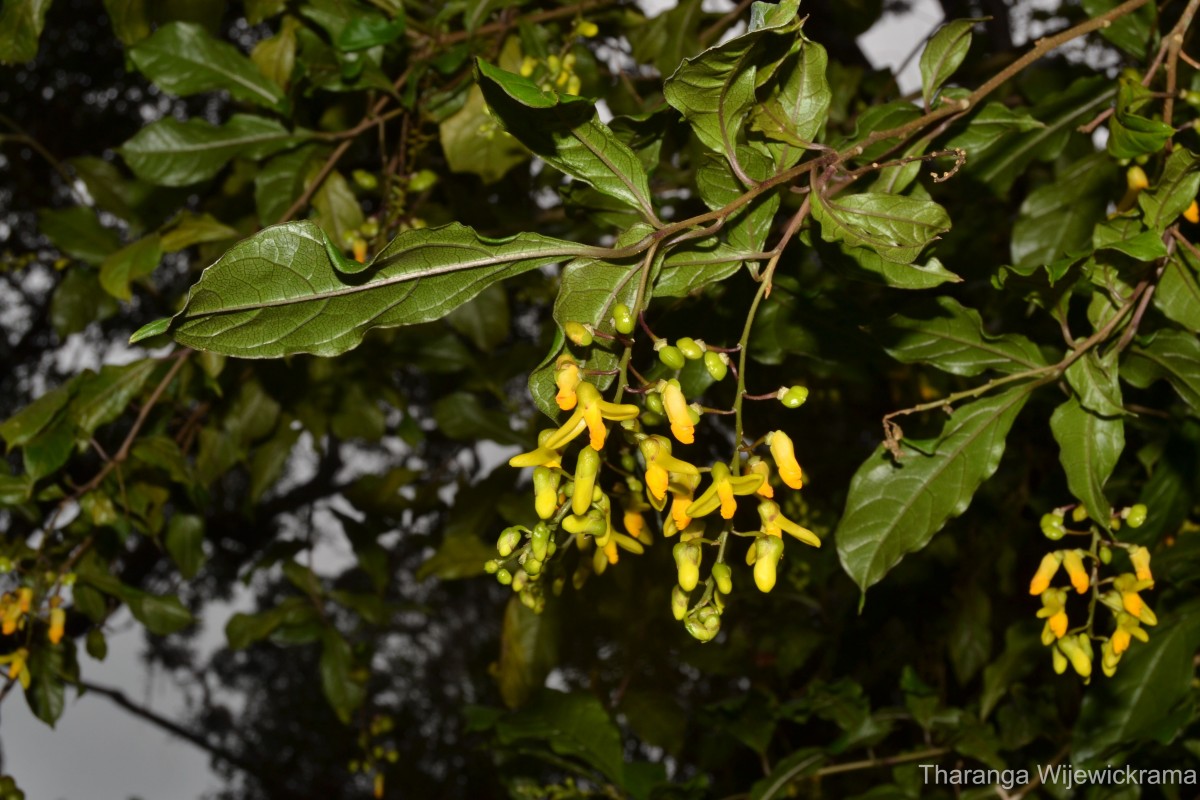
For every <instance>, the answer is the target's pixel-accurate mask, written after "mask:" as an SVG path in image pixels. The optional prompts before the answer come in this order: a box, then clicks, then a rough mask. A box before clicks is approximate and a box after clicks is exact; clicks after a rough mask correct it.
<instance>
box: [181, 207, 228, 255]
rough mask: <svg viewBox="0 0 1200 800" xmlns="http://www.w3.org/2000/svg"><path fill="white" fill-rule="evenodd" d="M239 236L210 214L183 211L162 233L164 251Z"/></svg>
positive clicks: (222, 240)
mask: <svg viewBox="0 0 1200 800" xmlns="http://www.w3.org/2000/svg"><path fill="white" fill-rule="evenodd" d="M239 236H241V234H240V233H238V231H237V229H236V228H231V227H229V226H228V225H226V224H225V223H223V222H221V221H220V220H219V219H217V218H216V217H214V216H213V215H212V214H194V213H192V212H191V211H185V212H183V214H181V215H180V216H179V219H177V220H175V222H173V223H172V224H171V226H170V228H169V229H168V230H167V231H166V232H165V233H164V234H163V235H162V249H163V252H164V253H175V252H178V251H180V250H183V249H184V248H187V247H191V246H192V245H197V244H206V243H208V242H224V241H227V240H229V239H236V238H238V237H239Z"/></svg>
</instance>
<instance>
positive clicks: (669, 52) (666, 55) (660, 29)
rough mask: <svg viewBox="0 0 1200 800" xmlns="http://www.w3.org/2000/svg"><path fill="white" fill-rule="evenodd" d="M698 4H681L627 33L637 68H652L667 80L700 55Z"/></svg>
mask: <svg viewBox="0 0 1200 800" xmlns="http://www.w3.org/2000/svg"><path fill="white" fill-rule="evenodd" d="M701 6H702V3H701V0H680V2H678V3H676V4H675V6H674V7H672V8H670V9H668V10H666V11H664V12H662V13H661V14H659V15H658V16H656V17H654V18H653V19H649V20H646V21H645V22H643V23H642V24H641V25H638V26H631V27H630V28H629V29H627V31H626V35H627V36H628V37H629V43H630V45H631V47H632V49H633V57H634V58H635V59H637V61H638V63H640V64H653V65H654V66H656V67H657V68H658V72H659V74H660V75H663V76H667V75H670V74H671V73H673V72H674V71H675V70H676V69H678V68H679V64H680V62H682V61H683V60H684V59H685V58H688V57H689V56H694V55H696V53H698V52H699V51H700V48H701V44H700V42H699V35H700V30H699V29H700V23H701V21H702V20H703V19H704V10H703V8H702V7H701Z"/></svg>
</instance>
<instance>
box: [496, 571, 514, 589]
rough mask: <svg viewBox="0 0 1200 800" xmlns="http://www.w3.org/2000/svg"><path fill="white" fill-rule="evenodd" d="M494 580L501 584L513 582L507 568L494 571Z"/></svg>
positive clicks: (505, 584)
mask: <svg viewBox="0 0 1200 800" xmlns="http://www.w3.org/2000/svg"><path fill="white" fill-rule="evenodd" d="M496 580H497V581H499V582H500V584H501V585H502V586H508V585H509V584H510V583H512V582H513V576H512V573H511V572H509V571H508V570H506V569H501V570H497V571H496Z"/></svg>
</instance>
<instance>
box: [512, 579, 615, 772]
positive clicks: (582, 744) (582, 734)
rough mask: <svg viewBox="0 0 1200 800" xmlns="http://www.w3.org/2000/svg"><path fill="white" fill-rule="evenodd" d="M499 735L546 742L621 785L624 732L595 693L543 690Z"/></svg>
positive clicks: (560, 752)
mask: <svg viewBox="0 0 1200 800" xmlns="http://www.w3.org/2000/svg"><path fill="white" fill-rule="evenodd" d="M513 602H515V599H514V601H513ZM496 735H497V738H499V740H500V741H501V743H503V744H514V743H518V742H521V741H524V740H528V739H536V740H540V741H543V742H545V743H547V744H549V745H550V749H551V750H553V751H554V752H555V753H558V754H559V755H563V756H570V757H573V758H578V759H580V760H582V761H583V762H584V763H586V764H588V765H589V766H591V767H593V768H595V769H597V770H599V771H600V773H601V774H603V775H604V776H605V777H607V778H608V779H609V780H611V781H613V782H615V783H616V784H617V785H618V786H619V785H620V784H621V774H622V771H623V766H624V758H623V756H622V752H623V751H622V748H621V733H620V731H619V730H618V729H617V726H616V724H614V723H613V721H612V718H611V717H609V715H608V712H607V711H605V710H604V704H603V703H601V702H600V701H599V700H598V699H596V697H595V696H594V695H590V694H582V693H574V694H564V693H562V692H553V691H549V690H544V691H542V692H541V693H539V694H538V696H537V697H536V698H535V699H534V701H533V702H532V703H530V704H529V705H528V706H527V707H525V708H523V709H521V710H520V711H518V712H517V713H515V714H511V715H509V716H507V717H504V718H502V719H501V720H500V721H499V722H498V723H497V725H496Z"/></svg>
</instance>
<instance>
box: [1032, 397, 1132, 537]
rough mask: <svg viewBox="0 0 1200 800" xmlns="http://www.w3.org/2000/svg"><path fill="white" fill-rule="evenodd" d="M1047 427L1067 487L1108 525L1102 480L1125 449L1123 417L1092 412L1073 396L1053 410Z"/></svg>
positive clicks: (1092, 514)
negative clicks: (1052, 437) (1056, 450)
mask: <svg viewBox="0 0 1200 800" xmlns="http://www.w3.org/2000/svg"><path fill="white" fill-rule="evenodd" d="M1050 430H1051V431H1052V432H1053V433H1054V439H1055V441H1057V442H1058V447H1059V456H1058V458H1059V461H1060V462H1061V463H1062V467H1063V471H1064V472H1065V473H1066V475H1067V488H1069V489H1070V490H1071V494H1073V495H1075V497H1076V499H1078V500H1079V501H1080V502H1081V503H1083V506H1084V508H1086V509H1087V512H1088V515H1089V516H1090V517H1091V518H1092V520H1094V521H1095V522H1096V524H1098V525H1100V526H1101V527H1103V528H1105V529H1107V528H1108V520H1109V516H1110V515H1111V513H1112V505H1111V504H1110V503H1109V502H1108V498H1107V497H1105V496H1104V484H1105V483H1107V482H1108V479H1109V476H1111V475H1112V471H1113V469H1114V468H1115V467H1116V466H1117V460H1118V459H1119V458H1120V457H1121V451H1122V450H1124V449H1125V420H1124V419H1122V418H1121V417H1101V416H1098V415H1096V414H1093V413H1092V412H1090V411H1088V410H1087V409H1085V408H1084V407H1083V406H1082V405H1080V403H1079V400H1078V399H1076V398H1074V397H1072V398H1071V399H1070V400H1067V401H1066V402H1065V403H1063V404H1062V405H1060V406H1059V407H1058V408H1056V409H1055V410H1054V413H1053V414H1052V415H1051V416H1050Z"/></svg>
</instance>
